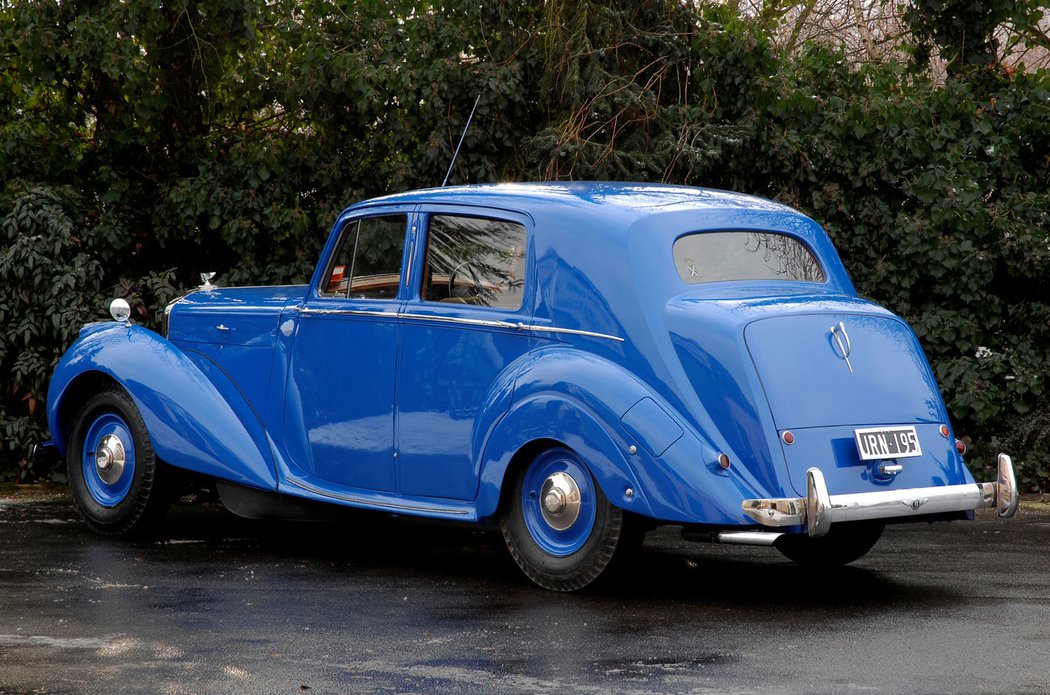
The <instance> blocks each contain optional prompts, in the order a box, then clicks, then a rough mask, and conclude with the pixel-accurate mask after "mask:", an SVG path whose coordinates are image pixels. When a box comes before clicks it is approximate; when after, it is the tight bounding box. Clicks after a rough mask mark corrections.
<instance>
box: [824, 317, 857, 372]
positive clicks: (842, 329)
mask: <svg viewBox="0 0 1050 695" xmlns="http://www.w3.org/2000/svg"><path fill="white" fill-rule="evenodd" d="M828 330H830V331H831V337H832V338H833V339H834V340H835V343H834V345H832V349H834V348H835V347H836V346H837V347H838V349H837V350H836V351H835V352H836V354H838V356H839V357H841V358H842V359H844V360H846V366H847V367H849V373H850V374H853V364H852V363H851V362H850V361H849V355H850V353H851V352H853V346H852V345H851V344H850V342H849V333H847V332H846V324H844V323H843V322H842V321H839V325H837V326H832V327H831V328H830V329H828Z"/></svg>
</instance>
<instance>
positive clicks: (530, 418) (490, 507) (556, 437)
mask: <svg viewBox="0 0 1050 695" xmlns="http://www.w3.org/2000/svg"><path fill="white" fill-rule="evenodd" d="M627 446H628V445H627V444H626V443H625V442H624V441H623V438H622V437H620V436H618V435H617V434H615V433H612V432H610V431H608V429H607V428H606V427H604V426H603V425H602V424H601V423H600V422H599V420H598V418H597V417H595V415H594V414H592V413H590V412H588V410H587V409H586V408H585V407H584V406H583V405H581V404H579V403H576V402H573V401H571V400H569V399H566V398H562V397H559V396H556V395H553V394H544V395H537V396H535V397H533V398H530V399H528V400H526V401H524V402H519V403H517V404H516V405H515V407H513V408H512V409H511V411H510V412H509V413H508V414H507V416H506V417H504V418H503V419H502V420H501V421H500V423H499V425H498V426H497V427H496V429H495V431H494V432H493V434H492V436H491V437H490V438H489V440H488V442H487V445H486V447H485V458H484V461H483V464H482V469H481V479H480V485H479V490H478V499H477V512H478V516H479V518H491V517H494V516H496V515H497V514H498V513H499V512H500V511H501V510H502V509H504V508H505V505H506V503H507V500H508V497H509V495H510V494H511V492H510V491H511V490H512V489H513V487H514V485H513V480H514V476H515V475H517V474H518V473H519V472H520V471H521V470H522V469H523V468H524V467H525V466H526V465H527V464H528V463H529V462H530V461H532V460H533V459H534V458H535V457H536V456H538V455H539V454H540V453H542V452H543V451H546V450H547V449H550V448H555V447H564V448H566V449H568V450H570V451H572V452H573V453H575V454H576V455H577V456H578V457H579V458H580V461H581V462H582V463H583V465H584V466H586V468H587V470H588V471H589V472H590V474H591V476H592V477H593V478H594V481H595V484H596V485H597V486H598V487H599V488H601V490H602V493H603V494H604V495H605V497H606V498H607V499H608V500H609V502H610V503H611V504H613V505H614V506H617V507H620V508H621V509H624V510H625V511H629V512H633V513H635V514H641V515H643V516H652V510H651V509H650V507H649V505H648V503H647V502H646V500H645V495H644V492H643V491H642V490H641V489H640V487H639V484H638V477H637V476H636V474H635V472H634V470H633V468H632V467H631V465H630V463H629V461H628V460H627V457H626V456H625V455H624V453H623V452H624V451H625V450H626V448H627ZM628 490H630V493H628Z"/></svg>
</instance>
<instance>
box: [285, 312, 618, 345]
mask: <svg viewBox="0 0 1050 695" xmlns="http://www.w3.org/2000/svg"><path fill="white" fill-rule="evenodd" d="M295 310H296V311H298V312H299V313H300V314H303V315H306V316H373V317H377V318H378V317H382V318H403V319H411V320H413V321H432V322H435V323H451V324H457V325H461V326H481V327H482V328H506V329H508V330H515V331H532V332H534V333H564V334H567V335H582V336H585V337H587V338H603V339H605V340H615V341H617V342H619V343H622V342H623V338H621V337H619V336H616V335H609V334H608V333H596V332H594V331H582V330H579V329H576V328H558V327H556V326H533V325H530V324H527V323H522V322H521V321H518V322H517V323H512V322H511V321H496V320H490V319H469V318H464V317H462V316H435V315H433V314H395V313H393V312H387V311H375V310H368V309H310V308H307V307H296V309H295Z"/></svg>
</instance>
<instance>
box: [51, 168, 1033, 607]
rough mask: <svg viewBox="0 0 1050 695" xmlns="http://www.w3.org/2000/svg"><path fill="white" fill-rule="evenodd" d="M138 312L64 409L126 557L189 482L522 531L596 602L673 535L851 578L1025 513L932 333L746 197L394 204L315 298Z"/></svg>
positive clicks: (225, 494) (105, 344) (578, 191)
mask: <svg viewBox="0 0 1050 695" xmlns="http://www.w3.org/2000/svg"><path fill="white" fill-rule="evenodd" d="M113 314H114V318H115V319H116V320H115V321H112V322H103V323H93V324H90V325H87V326H85V327H84V328H83V330H82V331H81V333H80V337H79V339H78V340H77V341H76V342H75V343H74V344H73V346H72V347H70V349H69V351H68V352H67V353H66V355H65V356H64V357H63V359H62V360H61V362H60V363H59V364H58V367H57V368H56V371H55V374H54V377H53V379H52V381H51V386H50V391H49V394H48V418H49V424H50V427H51V432H52V436H53V443H51V445H52V446H54V447H56V448H57V451H58V453H60V454H61V455H63V456H64V457H65V459H66V461H67V465H68V468H69V481H70V487H71V489H72V494H73V498H74V500H75V502H76V505H77V507H78V509H79V511H80V513H81V514H82V516H83V517H84V519H85V521H86V522H87V524H88V525H89V526H90V527H91V528H92V529H94V530H95V531H98V532H100V533H104V534H124V533H130V532H135V531H138V530H141V529H142V528H143V527H144V526H145V525H146V524H147V523H148V522H149V521H151V520H153V519H155V518H156V517H157V516H158V515H159V514H160V513H161V512H162V511H163V509H164V506H165V503H166V501H167V500H168V499H169V498H170V494H169V493H170V491H169V490H168V489H167V488H168V485H167V484H166V481H169V480H170V479H171V477H170V473H171V472H172V471H174V470H175V469H184V470H188V471H192V472H194V473H196V474H199V475H203V476H207V477H209V478H211V479H213V480H214V481H215V484H216V487H217V489H218V492H219V495H220V498H221V499H222V500H223V502H224V504H226V506H227V507H229V508H230V509H231V510H232V511H234V512H236V513H239V514H242V515H246V516H295V515H296V514H298V513H300V512H302V511H303V509H305V508H307V507H316V506H317V503H329V504H334V505H347V506H351V507H358V508H364V509H372V510H379V511H383V512H388V513H396V514H407V515H418V516H424V517H434V518H440V519H452V520H460V521H463V522H476V523H487V524H497V523H498V525H499V527H500V528H501V529H502V533H503V537H504V538H505V539H506V543H507V547H508V548H509V550H510V553H511V555H512V556H513V558H514V560H515V561H516V562H517V564H518V565H519V566H520V567H521V569H522V570H523V572H524V573H525V574H526V575H527V576H528V577H529V578H530V579H531V580H533V581H534V582H536V583H537V584H539V585H541V586H544V587H547V588H549V589H555V590H563V591H571V590H575V589H580V588H582V587H584V586H586V585H588V584H589V583H591V582H592V581H593V580H595V579H596V578H598V577H599V575H601V574H602V572H603V570H605V569H606V568H607V566H609V564H610V562H612V561H613V560H614V559H615V558H616V557H617V556H618V555H621V554H622V553H623V552H624V551H625V550H626V549H628V548H630V547H631V546H632V545H636V544H637V543H638V542H640V540H641V538H642V535H643V533H644V531H645V530H646V529H647V528H651V527H653V526H656V525H659V524H677V525H681V526H682V527H683V529H684V533H685V534H686V535H687V537H690V538H698V539H699V538H706V539H710V540H715V541H719V542H723V543H740V544H759V545H771V546H774V547H775V548H777V549H778V550H780V551H781V552H782V553H783V554H784V555H786V556H787V557H788V558H790V559H792V560H794V561H796V562H800V563H811V564H841V563H846V562H850V561H852V560H855V559H856V558H858V557H860V556H861V555H863V554H864V553H865V552H867V551H868V550H869V549H870V548H871V547H872V546H873V545H874V543H875V542H876V541H877V540H878V538H879V535H880V534H881V533H882V529H883V526H884V525H885V524H887V523H897V522H903V521H912V520H917V519H921V520H948V519H960V518H972V516H973V512H974V510H976V509H980V508H984V507H994V508H997V509H998V513H999V515H1000V516H1004V517H1006V516H1010V515H1012V514H1013V513H1014V511H1015V509H1016V506H1017V491H1016V484H1015V481H1014V473H1013V468H1012V464H1011V460H1010V458H1009V457H1008V456H1006V455H1000V456H999V458H998V475H997V479H996V480H995V481H993V482H985V483H977V482H974V479H973V478H972V477H971V475H970V473H969V472H968V471H967V468H966V466H965V465H964V463H963V458H962V455H961V452H960V450H957V442H956V440H955V437H954V434H953V432H952V428H951V423H950V422H949V421H948V413H947V412H946V410H945V406H944V403H943V400H942V398H941V395H940V393H939V391H938V388H937V385H936V383H935V381H934V378H933V375H932V373H931V370H930V367H929V365H928V363H927V361H926V359H925V357H924V355H923V352H922V350H921V349H920V347H919V345H918V342H917V341H916V338H915V335H914V334H913V333H912V331H911V329H910V328H909V327H908V326H907V324H905V322H904V321H902V320H901V319H900V318H898V317H896V316H895V315H893V314H892V313H890V312H889V311H887V310H886V309H883V308H882V307H880V306H878V305H876V304H873V303H872V302H870V301H867V300H865V299H862V298H860V297H859V296H858V295H857V293H856V291H855V290H854V288H853V285H852V283H851V281H850V278H849V276H848V275H847V273H846V270H845V268H844V267H843V265H842V263H841V261H840V260H839V257H838V255H837V254H836V252H835V249H834V248H833V246H832V244H831V242H830V240H829V239H828V236H827V235H826V234H825V233H824V231H823V230H822V229H821V228H820V227H819V226H818V225H817V224H816V223H815V222H813V221H812V220H810V219H809V218H807V217H805V216H803V215H801V214H799V213H798V212H795V211H793V210H791V209H790V208H787V207H785V206H783V205H780V204H777V203H773V202H770V201H768V200H762V199H759V198H754V197H749V196H745V195H739V194H735V193H726V192H719V191H711V190H705V189H697V188H689V187H677V186H665V185H646V184H619V183H550V184H500V185H482V186H464V187H451V188H439V189H432V190H423V191H415V192H410V193H404V194H400V195H392V196H388V197H384V198H379V199H375V200H369V201H366V202H363V203H359V204H357V205H354V206H352V207H350V208H348V209H347V210H346V211H344V212H343V213H342V214H341V215H340V216H339V218H338V219H337V221H336V223H335V226H334V227H333V229H332V232H331V236H330V238H329V240H328V243H327V245H326V246H325V248H324V251H323V253H322V255H321V258H320V261H319V262H318V264H317V268H316V270H315V271H314V274H313V277H312V278H311V280H310V283H309V284H308V285H293V286H283V287H270V288H260V287H244V288H219V287H216V286H214V285H212V284H211V282H210V278H209V280H206V281H205V284H204V285H203V286H201V287H200V288H199V289H198V290H196V291H194V292H191V293H190V294H188V295H186V296H184V297H181V298H179V299H178V300H176V301H174V302H173V303H172V304H171V305H169V306H168V307H167V313H166V318H165V322H164V328H163V330H162V331H161V333H160V334H157V333H153V332H151V331H149V330H146V329H144V328H142V327H141V326H138V325H135V324H133V323H131V322H130V321H128V320H127V319H128V311H127V304H126V302H124V301H123V300H119V299H118V300H115V302H114V306H113ZM959 449H961V447H959Z"/></svg>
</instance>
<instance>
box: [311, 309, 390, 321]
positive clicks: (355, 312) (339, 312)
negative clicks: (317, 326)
mask: <svg viewBox="0 0 1050 695" xmlns="http://www.w3.org/2000/svg"><path fill="white" fill-rule="evenodd" d="M295 310H296V311H298V312H299V313H300V314H303V315H305V316H372V317H376V318H381V317H385V318H388V319H396V318H397V316H398V314H397V312H396V311H369V310H367V309H306V308H303V307H296V309H295Z"/></svg>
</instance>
